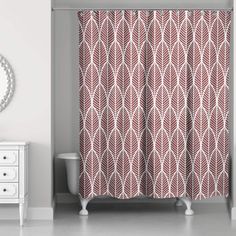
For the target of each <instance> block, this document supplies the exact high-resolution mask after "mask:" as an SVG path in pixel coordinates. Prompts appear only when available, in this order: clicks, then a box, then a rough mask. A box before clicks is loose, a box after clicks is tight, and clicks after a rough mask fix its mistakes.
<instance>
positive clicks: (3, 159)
mask: <svg viewBox="0 0 236 236" xmlns="http://www.w3.org/2000/svg"><path fill="white" fill-rule="evenodd" d="M0 165H6V166H10V165H18V151H0Z"/></svg>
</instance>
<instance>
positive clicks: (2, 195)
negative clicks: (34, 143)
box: [0, 141, 29, 226]
mask: <svg viewBox="0 0 236 236" xmlns="http://www.w3.org/2000/svg"><path fill="white" fill-rule="evenodd" d="M28 146H29V145H28V143H26V142H5V141H4V142H0V203H2V204H3V203H5V204H9V203H18V204H19V215H20V225H21V226H22V225H23V222H24V218H26V217H27V208H28Z"/></svg>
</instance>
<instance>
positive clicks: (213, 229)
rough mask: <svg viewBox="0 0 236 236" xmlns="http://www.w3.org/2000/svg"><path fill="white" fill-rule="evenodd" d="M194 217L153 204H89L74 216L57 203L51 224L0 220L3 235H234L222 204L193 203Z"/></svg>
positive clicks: (71, 207)
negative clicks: (84, 214) (84, 213)
mask: <svg viewBox="0 0 236 236" xmlns="http://www.w3.org/2000/svg"><path fill="white" fill-rule="evenodd" d="M193 208H194V211H195V215H194V216H188V217H187V216H184V209H185V208H184V207H180V208H176V207H175V206H174V205H173V204H165V203H162V204H156V203H155V204H153V203H142V204H140V203H115V204H114V203H102V204H101V203H99V204H98V203H91V204H90V206H89V212H90V215H89V216H88V217H82V216H79V215H78V210H79V206H78V205H77V204H60V205H58V206H57V208H56V211H55V220H54V221H27V222H26V223H25V226H24V227H23V228H22V229H21V228H20V227H19V225H18V222H17V221H15V220H12V221H0V235H1V236H2V235H4V236H39V235H40V236H54V235H55V236H74V235H76V236H80V235H81V236H116V235H117V236H126V235H127V236H132V235H134V236H139V235H140V236H141V235H142V236H152V235H155V236H159V235H160V236H165V235H166V236H172V235H175V236H176V235H181V236H185V235H187V236H190V235H193V236H195V235H206V236H211V235H214V236H218V235H219V236H230V235H234V236H235V235H236V221H231V220H230V218H229V214H228V211H227V208H226V206H225V204H217V203H211V204H207V203H201V204H200V203H195V204H193Z"/></svg>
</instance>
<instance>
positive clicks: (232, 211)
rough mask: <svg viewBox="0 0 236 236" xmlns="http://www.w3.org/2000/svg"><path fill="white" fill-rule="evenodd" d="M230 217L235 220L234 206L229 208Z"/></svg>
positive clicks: (235, 209)
mask: <svg viewBox="0 0 236 236" xmlns="http://www.w3.org/2000/svg"><path fill="white" fill-rule="evenodd" d="M231 219H232V220H236V207H232V208H231Z"/></svg>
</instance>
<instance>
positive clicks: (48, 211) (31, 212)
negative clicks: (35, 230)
mask: <svg viewBox="0 0 236 236" xmlns="http://www.w3.org/2000/svg"><path fill="white" fill-rule="evenodd" d="M53 218H54V209H53V207H30V208H29V209H28V219H29V220H53Z"/></svg>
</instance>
